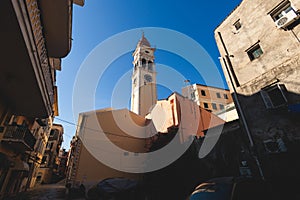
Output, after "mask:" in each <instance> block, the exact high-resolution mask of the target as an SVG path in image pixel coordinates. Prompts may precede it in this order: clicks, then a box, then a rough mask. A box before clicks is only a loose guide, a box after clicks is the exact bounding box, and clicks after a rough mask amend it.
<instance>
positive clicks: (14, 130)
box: [3, 125, 36, 150]
mask: <svg viewBox="0 0 300 200" xmlns="http://www.w3.org/2000/svg"><path fill="white" fill-rule="evenodd" d="M3 140H10V141H20V142H23V143H24V144H25V145H27V147H29V149H30V150H33V148H34V145H35V142H36V139H35V137H34V135H33V134H32V133H31V131H30V130H29V129H28V128H27V127H26V126H21V125H8V126H6V129H5V132H4V135H3Z"/></svg>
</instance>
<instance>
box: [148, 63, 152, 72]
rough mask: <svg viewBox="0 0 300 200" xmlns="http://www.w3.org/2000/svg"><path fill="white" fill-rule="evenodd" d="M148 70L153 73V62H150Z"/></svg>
mask: <svg viewBox="0 0 300 200" xmlns="http://www.w3.org/2000/svg"><path fill="white" fill-rule="evenodd" d="M148 70H149V71H153V62H152V61H149V62H148Z"/></svg>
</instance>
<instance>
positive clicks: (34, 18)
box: [26, 0, 54, 105]
mask: <svg viewBox="0 0 300 200" xmlns="http://www.w3.org/2000/svg"><path fill="white" fill-rule="evenodd" d="M26 6H27V11H28V13H29V19H30V22H31V28H32V32H33V35H34V41H35V45H36V48H37V52H38V56H39V60H40V65H41V69H42V71H43V77H44V80H45V84H46V88H47V91H48V95H49V98H50V103H51V105H53V103H54V97H53V95H54V91H53V82H52V76H51V71H50V63H49V60H48V56H47V49H46V45H45V38H44V36H43V27H42V25H41V17H40V10H39V8H38V3H37V0H26Z"/></svg>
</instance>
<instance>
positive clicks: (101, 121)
mask: <svg viewBox="0 0 300 200" xmlns="http://www.w3.org/2000/svg"><path fill="white" fill-rule="evenodd" d="M79 120H80V124H79V128H78V129H77V137H78V138H79V139H80V141H81V143H82V145H81V148H80V152H79V161H78V164H77V166H76V176H75V177H76V178H75V182H76V183H81V182H84V183H85V184H87V185H90V184H93V183H95V182H98V181H100V180H102V179H104V178H109V177H126V178H133V179H140V178H141V175H140V174H139V173H136V174H133V173H127V172H121V171H119V170H116V169H113V167H112V166H117V167H118V168H119V169H122V170H124V171H128V170H135V169H136V168H143V164H145V163H144V162H143V161H144V160H143V159H138V160H135V159H134V158H136V157H140V156H143V155H142V153H145V152H146V151H147V148H146V139H145V137H146V135H149V136H151V134H156V130H155V128H154V126H153V124H151V123H149V120H147V119H145V118H143V117H141V116H138V115H136V114H135V113H133V112H131V111H129V110H127V109H122V110H98V111H95V112H87V113H81V114H80V117H79ZM100 127H101V128H100ZM105 159H106V161H104V160H105ZM107 160H108V161H107Z"/></svg>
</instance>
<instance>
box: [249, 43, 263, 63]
mask: <svg viewBox="0 0 300 200" xmlns="http://www.w3.org/2000/svg"><path fill="white" fill-rule="evenodd" d="M246 51H247V54H248V56H249V58H250V60H251V61H252V60H254V59H256V58H259V57H260V56H261V55H262V54H263V51H262V49H261V47H260V45H259V44H258V43H257V44H255V45H253V46H252V47H250V48H249V49H248V50H246Z"/></svg>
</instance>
